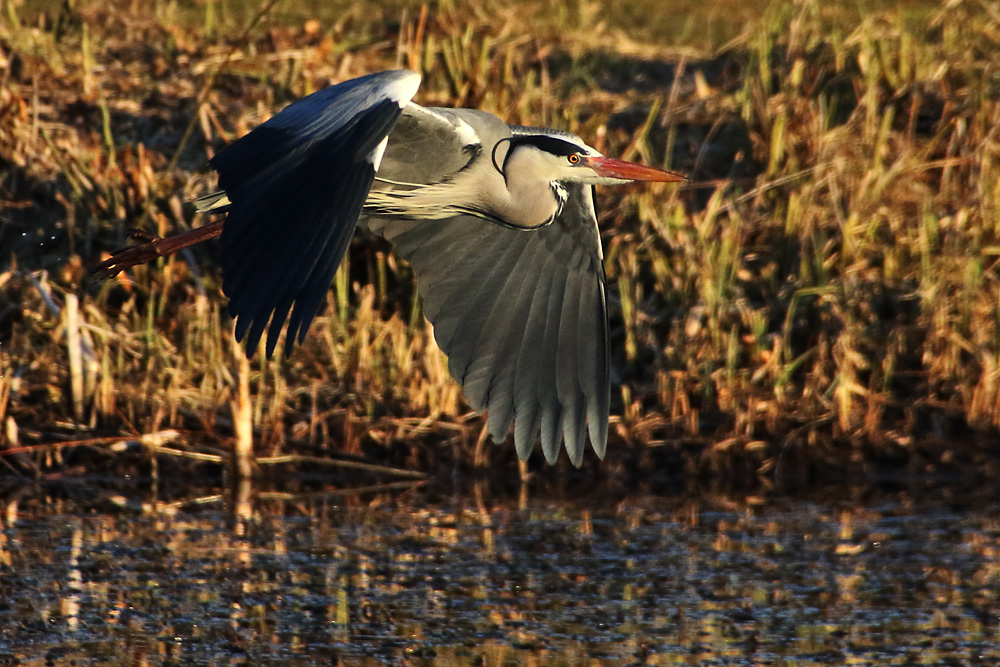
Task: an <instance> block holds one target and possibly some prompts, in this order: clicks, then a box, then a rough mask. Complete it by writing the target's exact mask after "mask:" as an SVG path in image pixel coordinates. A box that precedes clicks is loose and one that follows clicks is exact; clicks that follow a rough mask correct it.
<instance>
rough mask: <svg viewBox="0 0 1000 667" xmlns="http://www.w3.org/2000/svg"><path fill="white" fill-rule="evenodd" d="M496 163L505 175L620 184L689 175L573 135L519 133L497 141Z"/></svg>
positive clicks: (494, 160)
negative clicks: (604, 150) (620, 155)
mask: <svg viewBox="0 0 1000 667" xmlns="http://www.w3.org/2000/svg"><path fill="white" fill-rule="evenodd" d="M493 165H494V166H495V167H496V169H497V171H499V172H500V173H501V174H503V176H504V178H505V179H509V178H510V177H511V176H515V177H517V178H524V177H531V178H537V179H540V180H543V181H559V182H564V183H587V184H591V185H618V184H621V183H629V182H631V181H660V182H665V183H675V182H678V181H685V180H687V178H686V177H685V176H683V175H681V174H678V173H676V172H672V171H664V170H662V169H655V168H653V167H647V166H645V165H641V164H636V163H635V162H626V161H625V160H616V159H615V158H610V157H605V156H603V155H601V154H600V153H598V152H597V151H596V150H594V149H593V148H591V147H590V146H588V145H587V144H585V143H583V142H582V141H580V140H579V139H578V138H577V137H575V136H573V135H569V134H567V135H562V134H560V135H554V134H517V135H514V136H513V137H511V138H509V139H505V140H503V141H500V142H498V143H497V145H496V146H495V147H494V149H493Z"/></svg>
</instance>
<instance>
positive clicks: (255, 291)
mask: <svg viewBox="0 0 1000 667" xmlns="http://www.w3.org/2000/svg"><path fill="white" fill-rule="evenodd" d="M418 83H419V77H418V76H417V75H416V74H414V73H412V72H383V73H380V74H375V75H370V76H367V77H362V78H360V79H354V80H352V81H349V82H346V83H344V84H340V85H339V86H334V87H331V88H328V89H325V90H323V91H320V92H319V93H316V94H314V95H311V96H310V97H307V98H304V99H303V100H300V101H299V102H296V103H295V104H293V105H291V106H289V107H287V108H286V109H284V110H283V111H282V112H280V113H279V114H277V115H276V116H274V117H273V118H272V119H271V120H270V121H268V122H267V123H264V124H263V125H261V126H260V127H258V128H257V129H256V130H254V131H253V132H251V133H250V134H248V135H247V136H246V137H244V138H242V139H240V140H239V141H237V142H235V143H234V144H232V145H231V146H230V147H229V148H227V149H226V150H225V151H223V152H222V153H220V154H219V155H218V156H216V157H215V158H214V159H213V160H212V166H213V167H214V168H215V169H216V170H218V172H219V183H220V186H221V187H222V189H223V191H224V193H225V196H221V195H216V196H209V197H206V198H203V200H202V201H201V206H200V207H201V208H202V209H203V210H226V211H228V218H227V219H226V223H225V227H224V230H223V233H222V263H223V271H224V282H223V290H224V291H225V292H226V294H227V295H228V296H229V298H230V306H229V308H230V312H231V314H232V315H233V316H234V317H235V318H236V320H237V324H236V335H237V337H238V338H243V337H244V336H246V337H247V345H248V351H249V352H250V353H252V351H253V350H254V348H256V346H257V343H258V341H259V340H260V338H261V337H262V336H263V334H264V332H265V329H267V353H268V354H271V352H272V351H273V349H274V346H275V343H276V340H277V337H278V334H279V333H280V331H281V328H282V327H283V325H284V323H285V321H286V320H287V321H288V324H289V330H288V333H287V338H286V351H287V350H290V348H291V345H292V344H293V341H294V339H295V338H296V336H297V337H298V338H299V340H301V339H302V337H303V336H304V335H305V332H306V329H307V328H308V326H309V323H310V322H311V320H312V318H313V317H314V315H315V314H316V312H317V310H318V308H319V306H320V305H321V303H322V300H323V298H324V296H325V294H326V292H327V290H328V288H329V285H330V282H331V280H332V277H333V274H334V273H335V271H336V268H337V266H338V265H339V263H340V260H341V258H342V256H343V254H344V251H345V249H346V247H347V243H348V242H349V240H350V237H351V235H352V234H353V232H354V229H355V226H356V225H357V223H358V222H359V221H360V222H361V224H362V225H364V226H367V227H368V228H369V229H370V230H371V231H373V232H375V233H376V234H379V235H381V236H383V237H385V238H386V239H388V240H389V241H390V242H392V244H393V245H394V246H395V249H396V252H397V253H398V254H399V255H400V256H401V257H402V258H403V259H404V260H406V261H407V262H409V263H410V265H411V266H412V268H413V271H414V273H415V274H416V277H417V288H418V290H419V292H420V295H421V297H422V299H423V310H424V315H425V316H426V317H427V319H428V320H430V322H432V323H433V324H434V334H435V338H436V340H437V342H438V344H439V346H440V347H441V349H442V350H443V351H444V352H445V353H446V354H447V355H448V362H449V370H450V372H451V374H452V375H453V376H454V377H455V379H456V380H458V381H459V382H460V383H461V385H462V387H463V390H464V392H465V396H466V398H467V399H468V401H469V403H470V405H471V406H472V407H473V408H475V409H476V410H480V411H483V410H485V411H487V413H488V422H487V423H488V427H489V430H490V433H491V434H492V435H493V437H494V439H496V440H498V441H499V440H503V439H504V438H505V437H506V435H507V433H508V431H509V429H510V426H511V423H513V424H514V439H515V444H516V446H517V451H518V455H519V456H520V457H521V458H526V457H527V455H528V454H529V453H530V451H531V449H532V448H533V446H534V444H535V442H537V441H539V440H541V443H542V449H543V452H544V454H545V457H546V459H548V460H549V461H553V460H555V458H556V456H557V455H558V452H559V445H560V442H565V444H566V449H567V452H568V453H569V455H570V458H571V460H572V461H573V462H574V463H575V464H577V465H579V463H580V461H581V459H582V456H583V449H584V443H585V441H586V437H587V434H588V433H589V436H590V441H591V444H592V446H593V447H594V449H595V451H596V452H597V453H598V455H600V456H603V454H604V449H605V443H606V441H607V429H608V414H609V391H610V389H609V368H608V328H607V309H606V295H605V278H604V267H603V254H602V250H601V241H600V235H599V232H598V228H597V218H596V214H595V211H594V201H593V192H592V190H593V188H592V184H594V183H619V182H627V181H628V180H631V179H636V178H638V179H644V180H681V179H682V177H680V176H678V175H676V174H671V173H670V172H659V171H658V170H653V169H649V168H645V167H641V166H639V165H630V164H629V163H622V162H620V161H616V160H612V159H610V158H604V157H603V156H600V154H599V153H597V152H596V151H594V150H593V149H592V148H590V147H589V146H587V145H586V144H585V143H583V141H582V140H581V139H580V138H579V137H576V136H575V135H572V134H568V133H562V132H558V131H554V130H545V129H538V128H525V127H518V126H509V125H507V124H506V123H504V122H503V121H502V120H500V119H499V118H497V117H496V116H493V115H492V114H488V113H485V112H482V111H477V110H472V109H430V108H424V107H421V106H418V105H416V104H414V103H412V102H410V98H412V97H413V95H414V93H415V92H416V88H417V84H418ZM269 323H270V324H269Z"/></svg>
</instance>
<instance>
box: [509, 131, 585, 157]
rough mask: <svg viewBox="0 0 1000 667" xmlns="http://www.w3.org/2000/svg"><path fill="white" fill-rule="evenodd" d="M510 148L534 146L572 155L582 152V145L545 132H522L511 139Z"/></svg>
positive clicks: (547, 151) (558, 153) (556, 153)
mask: <svg viewBox="0 0 1000 667" xmlns="http://www.w3.org/2000/svg"><path fill="white" fill-rule="evenodd" d="M509 141H510V149H511V151H513V150H514V149H515V148H517V147H518V146H523V145H527V146H534V147H535V148H537V149H539V150H543V151H545V152H546V153H552V154H553V155H572V154H573V153H579V152H580V146H578V145H577V144H574V143H572V142H570V141H566V140H565V139H560V138H559V137H552V136H548V135H545V134H522V135H516V136H513V137H511V138H510V139H509Z"/></svg>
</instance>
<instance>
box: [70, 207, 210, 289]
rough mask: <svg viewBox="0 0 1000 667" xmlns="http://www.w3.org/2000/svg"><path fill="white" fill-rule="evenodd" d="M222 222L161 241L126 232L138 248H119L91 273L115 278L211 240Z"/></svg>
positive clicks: (137, 233) (150, 236)
mask: <svg viewBox="0 0 1000 667" xmlns="http://www.w3.org/2000/svg"><path fill="white" fill-rule="evenodd" d="M224 222H225V221H224V220H217V221H216V222H213V223H210V224H208V225H204V226H203V227H198V228H196V229H192V230H190V231H186V232H181V233H180V234H174V235H173V236H168V237H166V238H161V237H159V236H156V235H155V234H150V233H149V232H144V231H142V230H141V229H134V230H132V231H131V232H129V238H130V239H132V240H134V241H139V244H138V245H133V246H129V247H127V248H121V249H119V250H115V251H113V252H112V253H111V257H109V258H108V259H106V260H104V261H103V262H101V263H100V264H95V265H94V266H92V267H91V268H90V272H91V273H92V274H94V275H96V276H97V277H99V278H110V277H112V276H116V275H118V274H119V273H121V272H122V271H124V270H125V269H130V268H132V267H133V266H138V265H140V264H146V263H148V262H151V261H153V260H154V259H156V258H158V257H167V256H169V255H173V254H174V253H176V252H178V251H180V250H183V249H184V248H188V247H190V246H193V245H195V244H197V243H201V242H203V241H207V240H208V239H214V238H215V237H217V236H219V235H220V234H222V225H223V223H224Z"/></svg>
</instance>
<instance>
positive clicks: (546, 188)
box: [495, 170, 566, 227]
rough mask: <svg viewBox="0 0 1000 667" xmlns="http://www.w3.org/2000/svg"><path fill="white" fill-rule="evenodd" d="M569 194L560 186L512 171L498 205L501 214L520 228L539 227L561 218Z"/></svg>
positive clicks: (523, 172)
mask: <svg viewBox="0 0 1000 667" xmlns="http://www.w3.org/2000/svg"><path fill="white" fill-rule="evenodd" d="M564 201H566V191H565V189H563V187H562V186H561V185H559V184H558V183H553V182H552V181H549V180H545V179H543V178H540V177H539V176H538V175H536V174H532V173H530V172H526V171H517V170H510V171H509V175H508V176H507V179H506V188H504V190H503V193H502V194H501V196H500V201H499V202H496V203H495V206H496V208H497V209H498V210H497V213H499V214H500V216H501V217H502V218H503V219H505V220H506V221H508V222H510V223H511V224H513V225H516V226H518V227H538V226H541V225H544V224H546V223H548V222H550V221H551V220H552V218H554V217H555V216H556V215H558V213H559V210H560V209H561V208H562V205H563V202H564Z"/></svg>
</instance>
